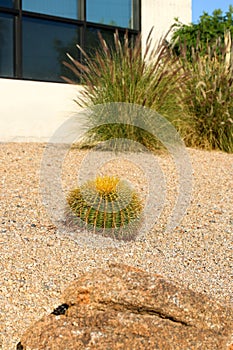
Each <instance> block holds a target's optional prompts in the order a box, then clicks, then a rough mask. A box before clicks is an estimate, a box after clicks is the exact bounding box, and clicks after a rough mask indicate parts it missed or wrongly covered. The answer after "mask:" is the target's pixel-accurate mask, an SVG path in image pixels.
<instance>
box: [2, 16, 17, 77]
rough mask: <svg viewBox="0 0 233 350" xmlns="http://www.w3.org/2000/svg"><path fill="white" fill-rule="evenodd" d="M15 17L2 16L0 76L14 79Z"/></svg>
mask: <svg viewBox="0 0 233 350" xmlns="http://www.w3.org/2000/svg"><path fill="white" fill-rule="evenodd" d="M13 28H14V17H13V16H11V15H5V14H0V43H1V45H0V75H1V76H3V77H7V76H9V77H12V76H13V75H14V60H13V57H14V42H13Z"/></svg>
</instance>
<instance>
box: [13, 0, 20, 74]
mask: <svg viewBox="0 0 233 350" xmlns="http://www.w3.org/2000/svg"><path fill="white" fill-rule="evenodd" d="M15 7H16V8H17V9H18V10H19V12H18V14H17V15H16V16H15V20H14V26H15V27H14V76H15V77H16V78H22V1H21V0H16V1H15Z"/></svg>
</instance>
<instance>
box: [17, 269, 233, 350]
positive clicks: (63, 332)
mask: <svg viewBox="0 0 233 350" xmlns="http://www.w3.org/2000/svg"><path fill="white" fill-rule="evenodd" d="M62 301H63V304H62V305H61V306H60V307H59V308H57V309H56V310H54V312H53V313H52V314H51V315H48V316H45V317H43V318H42V319H41V320H40V321H38V322H36V323H35V324H34V325H33V326H32V328H30V329H29V330H28V331H27V332H26V333H25V334H24V335H23V337H22V339H21V343H19V344H18V349H21V350H42V349H43V350H79V349H86V350H88V349H90V350H92V349H93V350H97V349H102V350H108V349H109V350H115V349H122V350H134V349H135V350H144V349H148V350H149V349H151V350H155V349H161V350H173V349H174V350H176V349H177V350H187V349H189V350H194V349H195V350H197V349H200V350H203V349H205V350H208V349H211V350H215V349H216V350H224V349H229V347H230V344H231V343H232V335H233V328H232V325H233V310H232V309H230V308H225V307H224V306H222V305H221V304H219V303H217V302H216V301H213V300H211V299H210V298H208V297H207V296H205V295H202V294H199V293H195V292H193V291H191V290H188V289H184V288H181V287H179V286H178V285H176V284H173V283H171V282H169V281H167V280H165V279H164V278H163V277H161V276H158V275H154V274H149V273H146V272H145V271H142V270H139V269H136V268H131V267H128V266H124V265H114V264H112V265H110V266H109V268H108V269H104V270H101V269H99V270H95V271H93V272H90V273H86V274H84V275H83V276H81V277H80V278H79V279H78V280H77V281H74V282H73V283H72V284H71V285H70V286H69V287H68V288H67V289H66V290H65V292H64V294H63V296H62Z"/></svg>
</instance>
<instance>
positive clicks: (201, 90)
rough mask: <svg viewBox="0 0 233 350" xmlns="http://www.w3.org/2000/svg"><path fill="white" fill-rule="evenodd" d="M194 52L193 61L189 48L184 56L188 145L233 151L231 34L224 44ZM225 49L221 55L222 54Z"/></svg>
mask: <svg viewBox="0 0 233 350" xmlns="http://www.w3.org/2000/svg"><path fill="white" fill-rule="evenodd" d="M202 51H203V50H201V51H200V50H199V49H198V48H196V49H194V48H193V51H192V60H191V62H190V61H189V60H187V59H186V53H185V50H184V51H183V57H182V58H181V59H180V61H181V64H182V66H183V69H184V71H186V72H187V73H188V75H189V79H188V80H187V81H186V85H185V89H184V90H183V92H182V93H183V99H184V110H185V112H186V121H187V123H186V127H185V128H184V130H182V134H183V136H184V140H185V143H186V145H188V146H194V147H201V148H206V149H216V150H222V151H225V152H231V153H232V152H233V47H232V45H231V38H230V33H229V32H228V33H226V34H225V41H224V43H223V42H221V40H220V39H218V40H217V41H216V43H215V45H212V46H211V45H209V44H208V45H207V51H206V54H205V55H203V53H202V54H200V52H202ZM219 52H221V54H219Z"/></svg>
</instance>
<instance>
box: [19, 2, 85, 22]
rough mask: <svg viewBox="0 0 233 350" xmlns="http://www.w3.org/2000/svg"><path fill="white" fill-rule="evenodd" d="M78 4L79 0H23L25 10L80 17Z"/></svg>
mask: <svg viewBox="0 0 233 350" xmlns="http://www.w3.org/2000/svg"><path fill="white" fill-rule="evenodd" d="M78 4H79V1H78V0H23V1H22V8H23V10H25V11H31V12H38V13H43V14H46V15H52V16H59V17H67V18H73V19H79V18H80V14H79V12H80V11H79V5H78Z"/></svg>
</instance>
